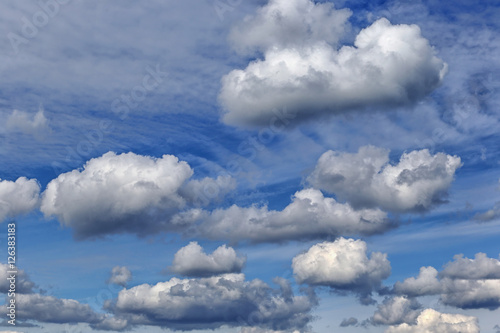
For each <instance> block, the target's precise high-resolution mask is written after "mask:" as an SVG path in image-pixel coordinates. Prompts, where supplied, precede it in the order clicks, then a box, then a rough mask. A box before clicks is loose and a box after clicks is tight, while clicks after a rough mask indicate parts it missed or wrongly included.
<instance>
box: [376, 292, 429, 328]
mask: <svg viewBox="0 0 500 333" xmlns="http://www.w3.org/2000/svg"><path fill="white" fill-rule="evenodd" d="M421 312H422V310H421V304H420V303H418V302H417V301H416V300H415V299H412V298H408V297H404V296H395V297H390V298H386V299H385V300H384V301H383V303H382V304H379V305H378V306H377V311H375V313H374V315H373V317H372V318H371V319H370V322H371V323H372V324H375V325H399V324H403V323H407V324H414V323H415V322H416V319H417V317H418V316H419V314H420V313H421Z"/></svg>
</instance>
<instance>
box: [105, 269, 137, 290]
mask: <svg viewBox="0 0 500 333" xmlns="http://www.w3.org/2000/svg"><path fill="white" fill-rule="evenodd" d="M130 280H132V273H131V272H130V270H129V269H128V268H127V267H124V266H123V267H122V266H115V267H113V269H112V270H111V277H110V278H109V280H108V283H112V284H116V285H118V286H122V287H125V286H126V285H127V283H129V282H130Z"/></svg>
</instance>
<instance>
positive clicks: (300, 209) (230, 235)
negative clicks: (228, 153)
mask: <svg viewBox="0 0 500 333" xmlns="http://www.w3.org/2000/svg"><path fill="white" fill-rule="evenodd" d="M174 222H176V223H178V224H182V225H189V224H193V225H195V226H196V227H195V229H194V230H193V231H192V232H193V233H194V234H195V235H197V236H199V237H207V238H210V239H222V240H231V241H245V240H248V241H251V242H284V241H290V240H309V239H318V238H321V237H326V236H334V237H336V236H339V235H358V234H363V235H371V234H376V233H381V232H383V231H386V230H388V229H390V228H391V227H393V226H394V224H393V223H392V222H391V221H389V219H388V218H387V214H386V213H384V212H383V211H381V210H379V209H361V210H355V209H353V208H352V207H351V206H350V205H348V204H341V203H338V202H336V201H335V200H334V199H333V198H328V197H325V196H324V195H323V194H322V193H321V191H319V190H315V189H305V190H301V191H298V192H296V193H295V194H294V196H293V197H292V202H291V203H290V204H289V205H288V206H286V207H285V208H284V209H283V210H281V211H276V210H269V209H268V208H267V207H266V206H263V207H257V206H252V207H246V208H243V207H239V206H236V205H233V206H231V207H229V208H227V209H216V210H214V211H212V212H207V211H203V210H192V211H188V212H186V213H182V214H179V215H177V216H176V217H175V218H174Z"/></svg>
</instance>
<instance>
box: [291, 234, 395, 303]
mask: <svg viewBox="0 0 500 333" xmlns="http://www.w3.org/2000/svg"><path fill="white" fill-rule="evenodd" d="M292 267H293V272H294V274H295V279H296V280H297V282H299V283H307V284H309V285H312V286H328V287H331V288H333V289H335V290H340V291H344V290H347V291H354V292H356V293H357V294H358V295H359V296H360V298H361V301H362V302H364V303H370V302H372V300H371V297H370V295H371V292H372V291H373V290H376V289H379V288H380V286H381V282H382V280H384V279H386V278H387V277H389V275H390V274H391V265H390V263H389V261H388V260H387V255H386V254H383V253H380V252H373V253H372V254H371V255H370V257H368V255H367V247H366V243H365V242H363V241H361V240H354V239H345V238H339V239H337V240H336V241H335V242H333V243H329V242H323V243H319V244H316V245H314V246H312V247H311V248H310V249H309V250H308V251H307V252H305V253H302V254H299V255H298V256H296V257H295V258H293V263H292Z"/></svg>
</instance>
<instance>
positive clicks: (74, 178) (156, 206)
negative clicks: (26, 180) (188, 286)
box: [41, 152, 197, 239]
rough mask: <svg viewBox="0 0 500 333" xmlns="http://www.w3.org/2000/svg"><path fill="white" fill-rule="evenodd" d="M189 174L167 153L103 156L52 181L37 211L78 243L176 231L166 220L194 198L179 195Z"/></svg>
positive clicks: (183, 165)
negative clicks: (103, 237) (64, 228)
mask: <svg viewBox="0 0 500 333" xmlns="http://www.w3.org/2000/svg"><path fill="white" fill-rule="evenodd" d="M192 175H193V171H192V170H191V168H190V167H189V165H188V164H187V163H186V162H183V161H179V160H178V159H177V157H175V156H172V155H164V156H163V157H162V158H152V157H148V156H141V155H136V154H133V153H128V154H121V155H116V154H115V153H113V152H109V153H106V154H104V155H103V156H101V157H99V158H94V159H91V160H90V161H88V162H87V163H86V164H85V166H84V168H83V170H73V171H71V172H68V173H64V174H61V175H59V176H58V177H57V178H56V179H54V180H52V181H51V182H50V183H49V184H48V185H47V189H46V190H45V192H44V193H43V198H42V204H41V210H42V212H43V213H44V214H45V215H46V216H53V215H55V216H57V218H58V219H59V221H60V222H61V223H62V224H64V225H67V226H70V227H72V228H73V229H74V233H75V237H76V238H80V239H82V238H88V237H95V236H101V235H106V234H112V233H123V232H130V233H136V234H138V235H147V234H151V233H154V232H158V231H165V230H178V229H179V228H181V226H176V225H174V224H172V223H170V218H171V216H172V215H174V214H175V213H177V212H179V211H180V210H182V209H184V208H186V207H189V206H190V205H192V204H194V203H195V200H197V197H196V196H195V194H196V193H194V192H193V191H192V190H190V191H188V193H187V194H186V193H182V189H183V186H185V185H187V184H189V182H188V180H189V178H190V177H191V176H192Z"/></svg>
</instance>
